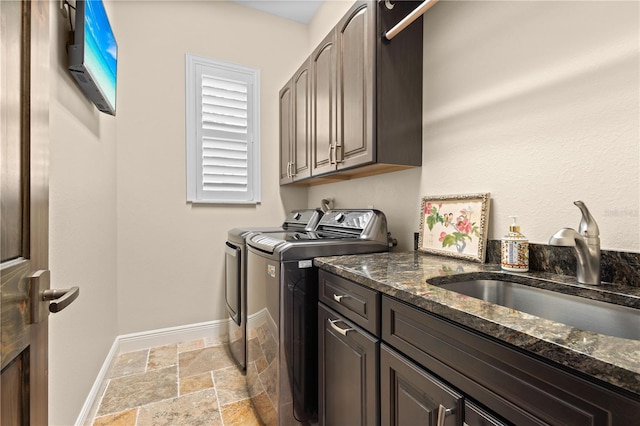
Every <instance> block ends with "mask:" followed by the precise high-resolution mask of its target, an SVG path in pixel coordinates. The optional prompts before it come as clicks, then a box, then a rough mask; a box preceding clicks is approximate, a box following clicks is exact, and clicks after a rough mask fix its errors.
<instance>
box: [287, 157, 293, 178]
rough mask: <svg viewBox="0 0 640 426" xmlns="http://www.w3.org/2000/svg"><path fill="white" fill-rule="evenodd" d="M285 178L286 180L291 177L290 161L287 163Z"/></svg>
mask: <svg viewBox="0 0 640 426" xmlns="http://www.w3.org/2000/svg"><path fill="white" fill-rule="evenodd" d="M287 177H288V178H290V177H293V176H292V175H291V161H287Z"/></svg>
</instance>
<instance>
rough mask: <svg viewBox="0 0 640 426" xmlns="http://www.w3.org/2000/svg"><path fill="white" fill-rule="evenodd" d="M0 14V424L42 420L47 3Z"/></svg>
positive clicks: (0, 4)
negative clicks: (0, 22) (0, 27)
mask: <svg viewBox="0 0 640 426" xmlns="http://www.w3.org/2000/svg"><path fill="white" fill-rule="evenodd" d="M0 15H1V18H2V33H1V35H0V43H1V55H0V56H1V68H0V77H1V78H0V80H1V87H0V96H1V102H2V103H1V107H0V116H1V119H0V120H1V121H0V136H1V151H0V161H1V163H2V177H1V193H0V199H1V203H0V205H1V209H0V222H1V234H0V236H1V238H0V239H1V251H0V257H1V259H0V260H1V263H0V277H1V278H0V281H1V293H0V299H1V300H0V303H1V307H0V312H1V331H0V332H1V334H2V350H1V352H2V375H1V376H0V379H1V380H0V381H1V400H2V406H1V410H2V411H1V412H0V423H1V424H2V425H29V424H32V425H46V424H47V402H48V401H47V368H48V367H47V355H48V351H47V345H48V334H47V333H48V330H47V324H48V323H47V313H48V311H47V306H48V304H47V303H46V302H43V301H41V300H38V296H39V295H41V294H42V292H43V291H44V290H45V289H47V288H48V276H49V274H48V270H47V269H48V202H49V200H48V197H49V188H48V159H49V152H48V122H49V111H48V105H49V104H48V99H49V85H48V77H49V2H48V1H32V2H26V1H0ZM34 300H35V303H34Z"/></svg>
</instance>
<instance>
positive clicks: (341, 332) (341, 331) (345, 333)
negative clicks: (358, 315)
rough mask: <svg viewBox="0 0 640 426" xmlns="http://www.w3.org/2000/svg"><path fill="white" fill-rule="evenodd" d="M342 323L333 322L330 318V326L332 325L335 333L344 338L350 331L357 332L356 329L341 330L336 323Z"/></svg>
mask: <svg viewBox="0 0 640 426" xmlns="http://www.w3.org/2000/svg"><path fill="white" fill-rule="evenodd" d="M338 321H340V320H339V319H337V320H333V321H332V320H331V319H330V318H329V324H330V325H331V328H333V329H334V330H335V331H337V332H338V333H340V334H342V335H343V336H346V335H347V333H348V332H350V331H355V329H353V328H340V327H338V326H337V325H336V323H337V322H338Z"/></svg>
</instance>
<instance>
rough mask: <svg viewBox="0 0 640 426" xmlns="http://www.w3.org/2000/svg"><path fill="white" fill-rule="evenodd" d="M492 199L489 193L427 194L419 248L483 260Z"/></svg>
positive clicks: (422, 208)
mask: <svg viewBox="0 0 640 426" xmlns="http://www.w3.org/2000/svg"><path fill="white" fill-rule="evenodd" d="M489 201H490V200H489V193H486V194H464V195H445V196H427V197H424V198H423V199H422V204H421V207H420V234H419V237H418V251H421V252H426V253H431V254H439V255H443V256H450V257H458V258H462V259H467V260H472V261H475V262H484V260H485V254H486V247H487V229H488V222H489Z"/></svg>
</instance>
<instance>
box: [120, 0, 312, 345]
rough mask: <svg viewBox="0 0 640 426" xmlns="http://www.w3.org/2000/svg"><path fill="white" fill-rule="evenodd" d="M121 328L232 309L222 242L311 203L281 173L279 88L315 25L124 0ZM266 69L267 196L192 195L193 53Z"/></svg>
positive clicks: (222, 9)
mask: <svg viewBox="0 0 640 426" xmlns="http://www.w3.org/2000/svg"><path fill="white" fill-rule="evenodd" d="M113 9H114V15H113V16H114V21H115V22H116V25H115V30H116V34H117V35H118V40H119V64H118V66H119V82H118V84H119V86H118V103H119V111H118V128H117V143H118V158H117V164H118V171H117V187H118V310H119V313H118V332H119V333H120V334H123V333H132V332H139V331H146V330H152V329H158V328H164V327H172V326H178V325H185V324H192V323H198V322H203V321H211V320H217V319H223V318H225V317H226V312H225V310H224V306H225V305H224V287H223V278H224V276H223V274H224V263H223V260H224V251H223V247H224V241H225V239H226V235H227V231H228V230H229V229H230V228H234V227H238V226H251V225H255V226H272V225H279V224H280V223H281V222H282V220H283V218H284V216H285V212H286V211H288V210H290V209H292V208H294V207H300V206H306V204H307V200H306V191H305V190H304V189H289V188H285V189H284V190H283V191H281V192H280V191H279V183H278V167H279V163H278V161H279V153H278V140H279V130H278V92H279V90H280V88H281V87H282V86H283V85H284V83H285V82H286V80H287V79H288V78H289V76H290V75H291V74H293V72H294V71H295V69H296V68H297V67H298V65H299V64H300V63H301V62H302V61H303V59H304V58H305V56H306V55H307V46H308V38H307V30H306V26H304V25H301V24H297V23H294V22H292V21H288V20H285V19H282V18H278V17H275V16H272V15H268V14H265V13H262V12H259V11H256V10H254V9H250V8H247V7H244V6H241V5H238V4H235V3H232V2H217V1H213V2H212V1H207V2H202V1H193V2H183V1H180V2H173V1H172V2H164V1H159V2H152V4H150V2H115V3H114V7H113ZM186 53H191V54H195V55H200V56H205V57H210V58H214V59H219V60H223V61H228V62H234V63H238V64H242V65H246V66H251V67H255V68H258V69H259V70H260V79H261V81H260V85H261V93H260V97H261V104H260V108H261V134H260V136H261V157H262V161H261V167H262V203H261V204H260V205H258V206H220V205H217V206H215V205H209V206H202V205H200V206H197V205H191V204H188V203H186V193H185V188H186V184H185V128H184V99H185V93H184V87H185V80H184V69H185V54H186Z"/></svg>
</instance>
